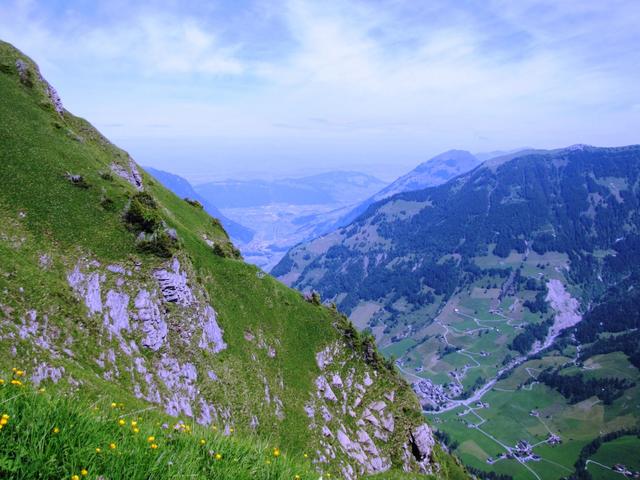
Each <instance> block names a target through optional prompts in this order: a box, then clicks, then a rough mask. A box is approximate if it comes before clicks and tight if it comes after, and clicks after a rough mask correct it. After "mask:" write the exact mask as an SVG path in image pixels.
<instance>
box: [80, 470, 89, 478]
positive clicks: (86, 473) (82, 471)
mask: <svg viewBox="0 0 640 480" xmlns="http://www.w3.org/2000/svg"><path fill="white" fill-rule="evenodd" d="M80 475H82V476H83V477H86V476H87V475H89V471H88V470H87V469H86V468H83V469H82V470H80Z"/></svg>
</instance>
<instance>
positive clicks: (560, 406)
mask: <svg viewBox="0 0 640 480" xmlns="http://www.w3.org/2000/svg"><path fill="white" fill-rule="evenodd" d="M594 359H595V360H597V361H598V362H600V363H601V364H604V365H607V364H615V365H616V366H618V367H616V369H619V368H622V369H623V370H625V373H627V375H628V378H630V379H633V380H634V381H636V382H640V374H639V373H638V370H637V369H632V368H627V367H628V366H629V364H628V362H626V360H624V359H623V358H620V354H619V353H612V354H608V355H601V356H599V358H596V357H594ZM567 360H568V358H567V357H561V356H550V357H545V358H544V359H542V360H533V361H529V362H526V363H525V364H523V365H521V366H520V367H518V368H517V369H516V370H515V371H514V372H513V374H512V375H510V376H509V377H508V378H507V379H505V380H503V381H500V382H498V383H497V384H496V385H495V386H494V388H493V389H492V390H491V391H490V392H489V393H487V394H486V395H485V396H484V397H483V402H485V404H487V406H486V407H485V408H458V409H456V410H453V411H451V412H447V413H445V414H442V415H437V416H433V417H432V418H435V420H436V422H437V423H436V424H435V426H436V428H438V429H440V430H442V431H445V432H447V433H448V434H449V435H450V437H451V438H452V440H453V441H455V442H458V443H459V446H458V447H457V448H456V449H455V453H456V454H457V455H459V457H460V458H461V460H462V461H463V462H464V463H465V464H467V465H470V466H472V467H475V468H478V469H481V470H485V471H495V472H497V473H503V474H507V475H510V476H512V477H513V478H515V479H532V478H533V479H535V478H540V479H544V480H547V479H549V480H553V479H559V478H562V477H564V476H566V475H568V474H570V473H571V472H573V465H574V463H575V462H576V460H577V458H578V454H579V453H580V449H581V448H582V447H583V446H584V445H586V444H587V443H588V442H589V441H591V440H592V439H593V438H595V437H596V436H597V435H598V434H599V433H607V432H611V431H615V430H619V429H622V428H625V427H628V426H630V425H634V424H637V422H638V418H639V415H638V413H639V409H638V405H640V388H639V387H638V385H637V384H636V386H635V387H634V388H632V389H629V390H627V392H625V395H623V396H622V397H621V398H619V399H617V400H616V401H614V402H613V404H612V405H603V404H602V402H601V401H600V400H599V399H598V398H596V397H592V398H589V399H587V400H585V401H583V402H580V403H577V404H575V405H570V404H568V403H567V401H566V399H564V398H563V397H562V396H561V395H560V394H559V393H558V392H556V391H555V390H552V389H550V388H549V387H547V386H545V385H542V384H540V383H533V384H532V385H529V386H525V387H522V386H521V385H522V383H523V382H524V381H526V379H527V378H529V377H531V376H535V375H536V372H539V371H541V370H542V369H543V368H545V367H547V366H550V365H556V366H557V365H561V364H564V363H565V362H566V361H567ZM619 365H623V366H622V367H619ZM585 374H590V375H596V374H595V371H594V370H591V371H589V370H586V372H585ZM601 374H603V376H607V375H608V372H607V371H606V370H603V372H601ZM532 411H535V412H537V416H532V415H531V413H532ZM470 424H471V425H476V426H477V427H472V428H470V426H469V425H470ZM551 432H552V433H554V434H557V435H558V436H559V437H560V438H561V439H562V443H560V444H559V445H553V446H552V445H549V444H546V443H541V442H544V441H545V440H546V439H547V437H548V435H549V433H551ZM625 439H626V440H623V439H620V440H617V441H614V442H611V444H609V443H607V444H605V445H603V447H601V449H600V450H599V451H598V453H597V454H596V455H595V456H594V457H592V459H593V460H596V461H598V462H601V463H603V464H606V465H613V464H615V463H625V462H623V461H622V459H624V458H630V457H633V455H630V453H632V452H634V448H635V449H636V450H635V451H636V452H637V451H640V450H638V448H637V447H638V445H639V441H638V439H637V438H631V439H628V438H627V437H625ZM519 440H525V441H527V442H528V443H529V444H531V445H533V446H534V450H533V451H534V453H535V454H537V455H539V456H540V458H541V459H540V460H539V461H531V462H527V463H526V464H521V463H519V462H517V461H516V460H499V461H497V462H496V463H493V464H489V463H487V459H488V458H489V457H492V458H493V459H495V458H496V457H497V455H499V454H500V453H503V452H504V451H505V448H504V446H509V447H513V446H514V445H515V443H516V442H517V441H519ZM618 443H619V444H620V448H618V447H617V445H618ZM503 445H504V446H503ZM625 452H627V454H626V455H625ZM633 458H639V457H638V454H637V453H636V454H635V457H633ZM627 463H628V464H629V465H628V466H632V462H630V461H628V460H627ZM636 463H637V462H636ZM596 469H597V470H604V471H603V472H600V473H599V475H604V476H596V474H595V470H596ZM589 471H590V472H591V473H593V474H594V478H616V476H617V478H620V475H619V474H617V473H613V472H610V471H608V470H606V469H603V468H602V467H598V466H596V465H591V464H590V465H589ZM607 475H608V476H607ZM611 475H614V477H611Z"/></svg>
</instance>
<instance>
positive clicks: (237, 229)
mask: <svg viewBox="0 0 640 480" xmlns="http://www.w3.org/2000/svg"><path fill="white" fill-rule="evenodd" d="M145 170H146V171H148V172H149V173H150V174H151V175H153V176H154V177H155V178H156V179H158V181H159V182H160V183H162V185H164V186H165V187H166V188H168V189H169V190H171V191H172V192H173V193H175V194H176V195H177V196H179V197H180V198H189V199H191V200H197V201H198V202H200V203H201V204H202V206H203V207H204V209H205V211H206V212H207V213H208V214H209V215H211V216H212V217H215V218H217V219H218V220H220V222H221V223H222V226H223V227H224V228H225V230H226V231H227V233H228V234H229V236H231V238H232V239H234V240H235V241H240V242H244V243H246V242H250V241H251V239H252V238H253V236H254V234H255V231H254V230H252V229H250V228H247V227H245V226H243V225H240V224H239V223H238V222H234V221H233V220H231V219H230V218H227V217H226V216H224V214H223V213H222V212H221V211H220V210H219V209H218V207H216V205H215V204H213V203H211V202H210V201H208V200H207V199H206V198H204V197H202V196H201V195H200V194H199V193H198V192H196V191H195V190H194V188H193V187H192V186H191V184H190V183H189V181H188V180H187V179H186V178H183V177H180V176H179V175H175V174H173V173H169V172H165V171H163V170H158V169H156V168H152V167H145Z"/></svg>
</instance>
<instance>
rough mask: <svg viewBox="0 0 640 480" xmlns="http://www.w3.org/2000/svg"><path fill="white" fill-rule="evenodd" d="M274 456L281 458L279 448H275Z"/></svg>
mask: <svg viewBox="0 0 640 480" xmlns="http://www.w3.org/2000/svg"><path fill="white" fill-rule="evenodd" d="M273 456H274V457H279V456H280V449H279V448H274V449H273Z"/></svg>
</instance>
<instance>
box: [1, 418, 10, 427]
mask: <svg viewBox="0 0 640 480" xmlns="http://www.w3.org/2000/svg"><path fill="white" fill-rule="evenodd" d="M7 423H9V420H7V419H6V418H0V425H2V426H3V427H4V426H5V425H6V424H7Z"/></svg>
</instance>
